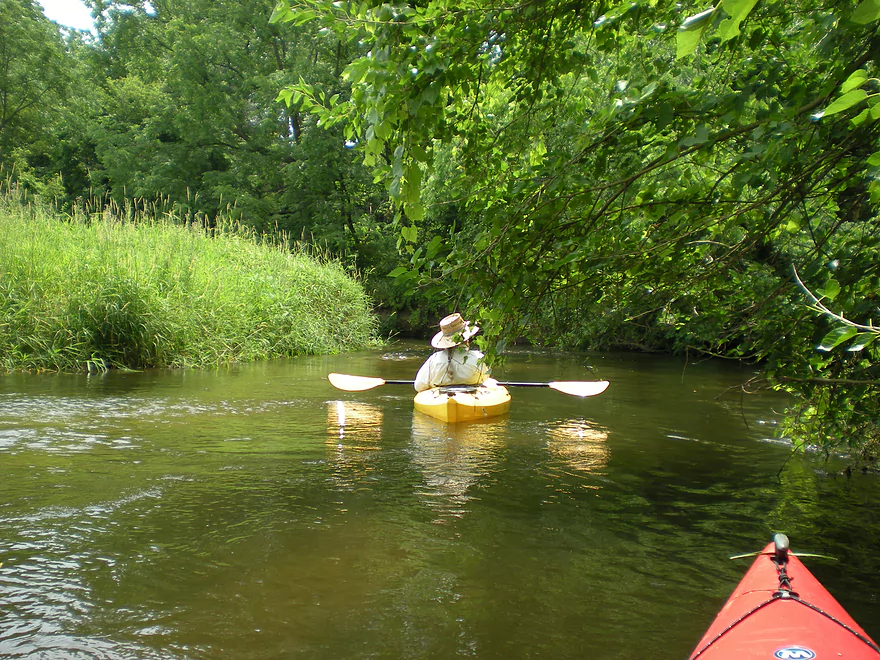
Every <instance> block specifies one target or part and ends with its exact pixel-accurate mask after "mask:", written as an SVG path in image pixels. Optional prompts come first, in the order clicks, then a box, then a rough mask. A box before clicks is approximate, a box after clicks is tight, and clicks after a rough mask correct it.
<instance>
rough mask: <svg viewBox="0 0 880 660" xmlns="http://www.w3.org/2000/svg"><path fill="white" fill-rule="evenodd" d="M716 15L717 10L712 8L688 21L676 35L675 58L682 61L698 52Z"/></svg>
mask: <svg viewBox="0 0 880 660" xmlns="http://www.w3.org/2000/svg"><path fill="white" fill-rule="evenodd" d="M714 14H715V8H714V7H712V8H710V9H707V10H706V11H703V12H700V13H699V14H696V15H695V16H691V17H690V18H688V19H686V20H685V21H684V23H682V24H681V27H680V28H678V32H676V33H675V57H676V58H678V59H681V58H682V57H687V56H688V55H693V54H694V51H696V50H697V46H698V45H699V43H700V39H701V38H702V37H703V32H705V31H706V28H707V27H708V26H709V24H710V23H711V20H712V16H714Z"/></svg>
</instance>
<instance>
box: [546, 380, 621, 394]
mask: <svg viewBox="0 0 880 660" xmlns="http://www.w3.org/2000/svg"><path fill="white" fill-rule="evenodd" d="M609 384H610V383H609V382H608V381H607V380H570V381H554V382H550V383H547V386H548V387H550V388H552V389H554V390H556V391H557V392H563V393H565V394H571V395H572V396H596V395H597V394H602V392H604V391H605V390H606V389H608V385H609Z"/></svg>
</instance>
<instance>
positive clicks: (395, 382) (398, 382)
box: [385, 380, 550, 387]
mask: <svg viewBox="0 0 880 660" xmlns="http://www.w3.org/2000/svg"><path fill="white" fill-rule="evenodd" d="M413 382H414V381H411V380H386V381H385V384H386V385H412V384H413ZM498 384H499V385H503V386H504V387H549V386H550V383H511V382H507V383H500V382H499V383H498Z"/></svg>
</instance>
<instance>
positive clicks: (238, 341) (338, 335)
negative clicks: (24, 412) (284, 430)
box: [0, 191, 376, 371]
mask: <svg viewBox="0 0 880 660" xmlns="http://www.w3.org/2000/svg"><path fill="white" fill-rule="evenodd" d="M375 327H376V325H375V317H374V316H373V313H372V310H371V307H370V303H369V300H368V298H367V296H366V295H365V293H364V291H363V288H362V287H361V286H360V284H359V283H358V282H356V281H355V280H353V279H352V278H351V277H349V276H348V275H347V274H346V273H345V272H344V271H343V270H342V268H341V267H339V266H338V265H336V264H334V263H332V262H331V263H323V262H321V261H319V260H316V259H314V258H312V257H310V256H308V255H306V254H291V253H290V252H289V251H288V250H286V249H284V248H281V247H278V246H275V245H272V244H269V243H267V242H265V241H260V240H258V239H256V238H254V237H253V236H248V235H246V234H244V233H242V232H240V231H236V230H235V229H233V228H231V227H230V228H220V229H217V230H213V231H212V232H211V235H208V233H206V231H205V230H204V229H202V228H200V227H192V226H185V225H182V224H180V223H178V222H175V221H174V219H173V218H164V219H157V218H149V217H140V218H137V219H136V221H128V220H126V221H122V220H120V219H119V217H118V216H115V215H113V214H110V213H105V214H104V215H103V216H102V217H101V218H100V219H96V218H95V217H94V216H93V217H92V218H91V219H90V220H88V221H87V220H86V219H85V218H83V217H74V218H66V219H61V218H59V217H57V216H56V215H55V214H53V213H52V212H50V211H48V210H46V209H44V208H40V207H38V206H33V205H29V206H24V205H23V204H22V203H21V200H20V198H19V196H18V195H17V194H16V193H15V191H12V192H7V193H6V194H4V195H2V196H0V369H2V370H6V371H14V370H60V371H81V370H84V369H95V368H99V369H100V368H105V367H110V366H112V367H119V368H129V369H143V368H148V367H206V366H212V365H220V364H226V363H230V362H238V361H250V360H259V359H269V358H276V357H285V356H296V355H304V354H321V353H335V352H340V351H345V350H354V349H359V348H363V347H366V346H369V345H372V344H373V343H374V341H375Z"/></svg>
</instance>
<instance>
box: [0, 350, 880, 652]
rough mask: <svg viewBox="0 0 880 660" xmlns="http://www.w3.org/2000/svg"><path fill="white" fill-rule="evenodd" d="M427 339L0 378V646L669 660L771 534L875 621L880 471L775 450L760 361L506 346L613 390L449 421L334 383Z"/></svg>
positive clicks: (388, 368)
mask: <svg viewBox="0 0 880 660" xmlns="http://www.w3.org/2000/svg"><path fill="white" fill-rule="evenodd" d="M427 354H428V349H426V348H425V347H423V346H420V345H415V344H400V345H396V346H394V347H393V348H392V349H390V350H386V351H383V352H375V353H361V354H355V355H347V356H329V357H315V358H302V359H297V360H290V361H280V362H272V363H264V364H257V365H248V366H242V367H237V368H232V369H226V370H219V371H215V372H150V373H138V374H115V373H111V374H107V375H105V376H103V377H92V378H88V377H85V376H49V375H40V376H8V377H3V378H0V452H2V462H0V529H2V530H3V535H2V538H0V562H2V564H3V566H2V567H0V604H2V605H0V607H2V616H3V619H2V620H3V626H2V628H0V657H4V658H7V657H8V658H25V657H27V658H107V659H117V658H147V659H152V658H163V659H167V658H221V657H222V658H277V657H307V658H343V657H344V658H374V657H401V658H403V657H406V658H409V657H418V658H447V657H453V656H473V657H481V658H493V657H497V658H511V657H540V658H554V659H555V658H585V657H587V658H596V659H605V658H636V657H650V658H654V659H664V658H681V657H686V655H687V654H688V652H689V651H690V650H691V648H692V647H693V645H694V644H695V643H696V641H697V640H698V639H699V637H700V635H701V634H702V632H703V631H704V630H705V629H706V627H707V626H708V625H709V623H710V621H711V619H712V617H713V616H714V614H715V612H716V611H717V609H718V608H719V607H720V605H721V604H722V603H723V601H724V600H725V598H726V597H727V596H728V595H729V593H730V591H731V590H732V589H733V587H734V586H735V584H736V582H737V581H738V580H739V578H740V577H741V576H742V574H743V572H744V571H745V570H746V568H747V566H748V562H743V563H734V562H730V561H728V560H727V559H726V557H728V556H730V555H733V554H739V553H742V552H748V551H750V550H756V549H758V548H760V547H762V546H763V545H764V544H765V543H766V541H767V540H768V539H769V536H770V533H771V532H772V531H784V532H786V533H787V534H789V536H790V537H791V539H792V543H793V547H794V549H795V550H800V551H809V552H817V553H821V554H826V555H831V556H834V557H836V558H838V559H839V560H840V561H838V562H827V561H819V560H817V561H814V562H811V563H810V564H809V568H810V569H811V570H812V571H813V572H814V573H815V574H816V575H817V577H819V579H820V580H823V581H824V582H825V583H826V585H827V586H828V587H829V589H830V590H831V591H832V593H834V595H835V596H836V597H837V598H838V599H839V600H840V601H841V603H842V604H843V605H844V606H845V607H846V608H847V609H848V610H849V611H850V613H851V614H852V615H853V616H854V617H855V618H856V619H857V620H858V621H859V622H860V623H861V624H862V625H863V626H864V627H865V629H866V630H867V631H868V632H869V634H871V635H873V636H874V637H875V638H876V637H878V636H880V629H878V627H877V623H878V621H880V598H878V594H880V559H878V555H877V553H876V548H877V547H878V541H880V539H878V536H880V517H878V515H880V514H878V511H880V507H878V504H880V485H878V483H877V482H876V480H875V479H873V478H861V477H860V478H853V479H844V478H841V477H834V476H833V473H834V472H835V471H836V470H837V469H839V466H836V467H835V464H834V463H832V464H825V463H823V462H822V461H820V460H818V459H817V458H816V457H814V456H797V457H795V458H793V459H791V460H789V461H788V463H786V460H787V459H788V457H789V447H788V445H787V443H786V442H785V441H784V440H783V439H779V438H776V437H774V432H775V428H776V426H775V424H776V422H777V420H778V418H779V411H780V410H781V409H782V407H783V406H784V405H785V400H784V399H782V398H780V397H779V396H777V395H760V396H754V395H752V396H744V395H741V394H740V390H738V389H737V388H738V385H739V384H740V383H742V382H744V381H745V380H747V379H748V377H749V376H750V375H751V372H749V371H748V370H744V369H741V368H736V367H731V366H730V365H726V364H719V363H716V362H704V363H700V364H691V365H687V366H686V365H684V364H683V362H682V361H681V360H675V359H671V358H658V357H655V356H639V355H588V354H565V355H561V354H554V353H545V352H541V351H517V352H513V353H512V355H511V357H510V359H509V361H508V362H507V364H506V365H505V367H504V369H503V372H499V373H497V374H496V376H498V377H500V378H502V379H505V380H530V381H549V380H554V379H555V380H592V379H597V378H604V379H608V380H610V381H611V383H612V385H611V387H610V388H609V389H608V390H607V391H606V392H605V393H604V394H602V395H601V396H599V397H594V398H588V399H579V398H575V397H569V396H565V395H563V394H560V393H558V392H554V391H551V390H549V389H528V390H526V389H514V391H513V392H512V394H513V404H512V408H511V412H510V413H509V414H508V415H505V416H503V417H500V418H496V419H490V420H484V421H481V422H479V423H474V424H459V425H446V424H441V423H439V422H436V421H435V420H432V419H431V418H428V417H425V416H423V415H421V414H419V413H415V412H414V411H413V409H412V395H413V391H412V389H411V388H409V387H406V386H392V385H386V386H384V387H381V388H378V389H376V390H371V391H367V392H359V393H346V392H340V391H336V390H334V389H333V388H332V387H330V385H329V384H328V383H327V381H326V378H325V377H326V374H327V373H328V372H330V371H341V372H345V373H354V374H359V375H377V376H381V377H385V378H400V379H407V378H412V375H413V374H414V373H415V371H416V369H417V368H418V366H419V364H420V363H421V361H422V360H423V359H424V358H425V357H426V356H427ZM783 464H785V466H786V467H785V469H784V470H783V471H782V472H781V474H780V475H779V477H777V473H778V472H779V469H780V467H781V466H782V465H783Z"/></svg>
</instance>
